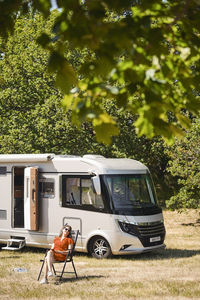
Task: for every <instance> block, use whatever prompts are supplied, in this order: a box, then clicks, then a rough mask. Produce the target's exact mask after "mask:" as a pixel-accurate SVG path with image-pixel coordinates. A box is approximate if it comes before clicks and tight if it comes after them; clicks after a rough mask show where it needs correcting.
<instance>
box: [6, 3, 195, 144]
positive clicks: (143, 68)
mask: <svg viewBox="0 0 200 300" xmlns="http://www.w3.org/2000/svg"><path fill="white" fill-rule="evenodd" d="M56 2H57V5H58V8H59V13H58V15H57V17H56V18H55V19H54V22H53V24H52V32H51V33H50V32H49V33H45V34H44V32H43V33H42V32H41V35H40V37H39V38H38V42H39V43H40V44H41V45H42V46H43V47H44V48H45V49H46V50H47V51H49V54H50V59H49V69H50V70H51V71H52V72H53V73H55V74H56V85H57V86H58V87H59V88H60V89H61V91H62V92H64V93H65V94H66V97H65V101H64V105H66V107H67V108H69V107H70V108H71V109H72V114H73V115H74V116H73V119H74V120H75V119H76V120H78V119H81V120H83V119H84V120H88V119H90V120H91V121H92V122H93V124H96V123H98V127H97V126H96V133H97V138H98V140H102V138H103V135H102V132H105V128H108V127H109V133H108V134H107V135H105V140H106V141H110V140H111V139H110V137H109V135H110V136H111V135H116V134H118V133H119V130H118V127H117V124H116V122H115V119H111V118H110V119H109V120H108V118H107V117H106V111H105V110H104V111H102V99H107V100H110V99H115V100H117V103H118V105H119V107H122V106H123V107H124V108H126V109H128V110H129V111H130V112H132V113H134V114H136V115H137V120H136V121H135V126H136V128H137V133H138V134H139V136H142V135H146V136H147V137H150V138H152V137H153V136H155V135H162V136H163V137H164V138H165V139H166V140H167V141H168V142H172V141H173V138H174V136H180V135H181V136H182V135H183V131H182V130H181V129H180V128H181V127H180V125H181V126H182V127H184V128H186V129H187V128H188V126H190V123H189V120H188V119H187V118H185V117H184V116H183V115H182V109H183V108H184V109H187V110H188V111H190V112H192V113H194V114H197V115H198V114H199V108H200V101H199V97H198V96H197V95H198V93H199V91H200V86H199V84H200V83H199V75H200V74H199V72H200V68H199V62H200V39H199V34H200V32H199V31H200V19H199V12H200V3H199V1H197V0H190V1H188V0H181V1H180V0H175V1H168V0H167V1H162V0H152V1H149V0H140V1H137V0H135V1H131V0H126V1H116V0H115V1H111V0H104V1H102V0H96V1H78V0H71V1H56ZM29 5H31V7H32V8H33V9H35V10H39V11H41V12H42V13H43V14H44V16H45V17H48V16H49V15H50V14H53V13H54V12H52V11H51V10H50V0H32V1H29ZM27 7H28V6H27V2H26V1H25V0H17V1H10V0H2V1H1V2H0V21H1V26H0V28H1V31H0V34H1V35H3V36H5V35H7V33H8V32H9V31H12V28H13V26H14V22H15V16H16V13H18V14H19V12H21V11H22V12H23V11H26V10H27ZM72 49H73V50H74V49H78V50H83V51H85V49H87V51H88V57H87V59H85V60H84V61H81V65H80V66H79V68H78V69H77V68H76V67H75V64H71V62H70V60H69V58H68V57H67V55H66V51H71V50H72ZM72 67H73V68H72ZM72 87H77V92H76V93H73V94H70V89H71V88H72ZM77 98H78V100H77ZM169 111H171V112H173V113H174V115H175V116H176V119H177V122H176V123H170V122H169V120H168V118H167V113H168V112H169ZM102 114H105V116H104V117H102ZM100 120H101V122H100ZM108 124H110V126H108Z"/></svg>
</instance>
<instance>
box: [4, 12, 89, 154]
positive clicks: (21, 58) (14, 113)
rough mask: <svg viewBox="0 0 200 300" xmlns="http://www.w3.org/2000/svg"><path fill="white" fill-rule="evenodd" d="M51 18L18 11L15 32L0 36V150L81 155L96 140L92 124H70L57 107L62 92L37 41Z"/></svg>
mask: <svg viewBox="0 0 200 300" xmlns="http://www.w3.org/2000/svg"><path fill="white" fill-rule="evenodd" d="M54 18H55V16H51V18H49V19H48V20H44V18H43V17H42V16H41V15H39V14H31V13H30V14H27V15H26V16H24V17H20V16H19V17H18V18H17V20H16V22H15V28H14V34H13V35H10V36H8V38H7V40H6V41H3V40H1V51H2V52H3V56H2V58H1V59H0V74H1V76H0V132H1V134H0V152H1V153H44V152H54V153H57V154H59V153H60V154H66V153H69V154H81V153H84V152H85V151H87V150H86V149H87V147H88V144H89V145H91V144H92V143H91V141H90V140H91V139H94V133H93V131H92V130H91V128H90V127H91V126H89V125H88V126H86V125H85V127H83V126H82V127H81V128H80V130H78V129H77V127H76V126H72V125H71V117H70V114H69V113H67V114H66V112H65V111H64V110H63V108H62V107H61V100H62V97H63V95H62V94H61V93H60V92H59V90H58V89H56V88H55V84H54V82H55V78H56V76H55V75H50V74H49V72H48V54H47V53H46V51H45V50H43V49H42V47H39V46H38V44H37V43H36V39H37V37H38V36H39V35H40V33H41V32H42V31H43V30H46V32H47V33H48V32H50V31H49V29H50V28H51V26H52V22H53V20H54ZM68 56H69V57H70V53H68ZM70 59H71V60H73V59H74V54H73V55H71V57H70ZM80 140H81V141H82V144H81V145H80V143H79V141H80Z"/></svg>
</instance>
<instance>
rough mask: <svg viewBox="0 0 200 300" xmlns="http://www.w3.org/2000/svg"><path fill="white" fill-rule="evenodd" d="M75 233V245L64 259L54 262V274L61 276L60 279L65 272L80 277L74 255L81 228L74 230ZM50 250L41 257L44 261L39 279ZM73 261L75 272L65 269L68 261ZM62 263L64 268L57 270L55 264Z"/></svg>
mask: <svg viewBox="0 0 200 300" xmlns="http://www.w3.org/2000/svg"><path fill="white" fill-rule="evenodd" d="M74 233H75V238H74V244H73V247H72V249H71V250H68V254H67V255H66V258H65V260H64V261H56V262H54V263H53V265H52V267H53V272H54V275H55V276H57V277H60V278H59V281H61V280H62V278H63V275H64V274H67V273H68V274H69V273H71V274H75V277H76V278H78V275H77V272H76V268H75V265H74V261H73V256H74V252H75V247H76V242H77V238H78V235H79V230H77V231H76V232H75V231H74ZM48 251H49V249H48V250H47V251H46V254H45V257H44V259H41V260H40V261H41V262H42V265H41V268H40V272H39V275H38V279H37V280H40V276H41V273H42V270H43V267H44V263H45V258H46V256H47V252H48ZM70 262H71V263H72V267H73V270H74V271H73V272H69V271H65V267H66V264H67V263H70ZM60 263H62V264H63V268H62V271H57V270H56V269H55V267H54V264H60ZM57 274H60V275H57Z"/></svg>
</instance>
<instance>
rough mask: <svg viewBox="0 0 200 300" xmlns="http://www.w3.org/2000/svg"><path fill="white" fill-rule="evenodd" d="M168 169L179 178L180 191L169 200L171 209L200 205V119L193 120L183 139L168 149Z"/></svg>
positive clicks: (168, 203) (168, 205)
mask: <svg viewBox="0 0 200 300" xmlns="http://www.w3.org/2000/svg"><path fill="white" fill-rule="evenodd" d="M167 153H168V155H169V156H170V161H169V167H168V171H169V172H170V173H171V174H172V175H173V176H175V177H176V178H177V179H178V184H179V191H178V193H177V194H176V195H175V196H173V197H171V198H170V200H169V201H168V202H167V207H168V208H171V209H184V208H199V207H200V119H196V120H195V121H193V124H192V128H191V130H189V131H188V132H187V134H186V136H185V138H184V139H183V140H182V141H176V143H175V144H174V145H173V147H171V148H169V149H168V151H167Z"/></svg>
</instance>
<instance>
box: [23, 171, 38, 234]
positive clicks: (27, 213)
mask: <svg viewBox="0 0 200 300" xmlns="http://www.w3.org/2000/svg"><path fill="white" fill-rule="evenodd" d="M24 186H25V189H24V228H25V229H28V230H38V228H39V226H38V219H39V218H38V167H30V168H25V171H24Z"/></svg>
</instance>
